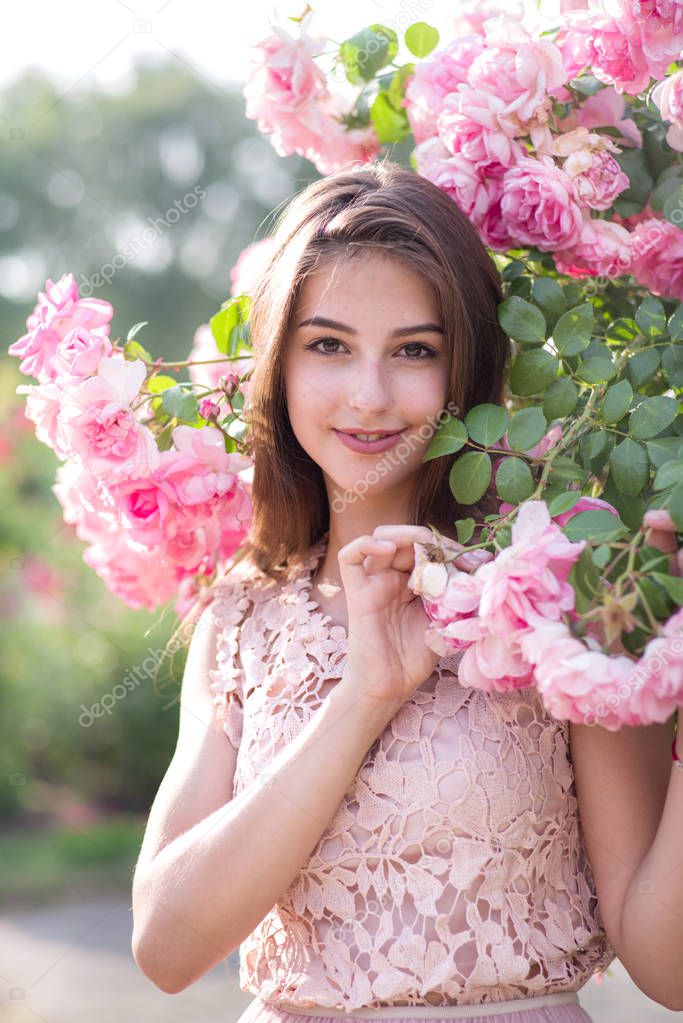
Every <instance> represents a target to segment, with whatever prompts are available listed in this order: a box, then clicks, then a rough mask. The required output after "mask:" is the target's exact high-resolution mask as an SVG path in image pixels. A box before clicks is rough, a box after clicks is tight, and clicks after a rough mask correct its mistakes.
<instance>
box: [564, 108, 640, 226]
mask: <svg viewBox="0 0 683 1023" xmlns="http://www.w3.org/2000/svg"><path fill="white" fill-rule="evenodd" d="M551 152H552V154H553V156H560V157H564V162H563V164H562V170H563V171H564V172H565V174H568V175H569V177H570V178H573V180H574V188H575V190H576V195H577V197H578V199H579V200H580V201H582V202H583V203H585V205H586V206H589V207H591V209H594V210H606V209H609V207H610V206H611V205H612V203H613V202H614V200H615V199H616V197H617V196H618V195H619V193H620V192H623V191H624V189H625V188H628V187H629V184H630V182H629V179H628V177H627V175H626V174H624V172H623V171H622V170H621V168H620V166H619V164H618V163H617V161H616V160H615V159H614V157H613V156H612V155H611V154H612V153H614V152H619V150H618V147H617V146H615V145H614V143H613V142H612V141H611V140H610V139H608V138H607V137H606V136H604V135H598V134H597V133H596V132H590V131H588V129H587V128H584V127H579V128H575V129H574V130H573V131H569V132H566V133H565V134H564V135H557V136H556V137H555V138H554V139H553V143H552V147H551Z"/></svg>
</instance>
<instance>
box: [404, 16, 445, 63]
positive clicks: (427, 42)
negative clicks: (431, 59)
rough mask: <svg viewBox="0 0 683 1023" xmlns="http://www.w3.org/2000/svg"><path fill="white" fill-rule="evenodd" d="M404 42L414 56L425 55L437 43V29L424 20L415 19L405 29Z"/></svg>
mask: <svg viewBox="0 0 683 1023" xmlns="http://www.w3.org/2000/svg"><path fill="white" fill-rule="evenodd" d="M405 42H406V46H407V47H408V49H409V50H410V52H411V53H412V54H413V55H414V56H415V57H420V58H422V57H426V56H427V54H428V53H431V52H432V50H433V49H434V48H435V47H436V46H437V45H438V42H439V32H438V29H435V28H433V27H432V26H431V25H427V24H425V22H424V21H416V22H415V24H414V25H410V26H409V27H408V28H407V29H406V34H405Z"/></svg>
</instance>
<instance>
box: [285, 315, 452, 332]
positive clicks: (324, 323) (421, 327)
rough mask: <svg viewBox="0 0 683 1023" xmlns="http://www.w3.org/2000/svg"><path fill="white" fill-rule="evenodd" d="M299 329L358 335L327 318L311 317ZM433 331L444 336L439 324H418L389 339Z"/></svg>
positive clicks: (345, 326) (343, 324)
mask: <svg viewBox="0 0 683 1023" xmlns="http://www.w3.org/2000/svg"><path fill="white" fill-rule="evenodd" d="M299 327H330V328H331V329H332V330H343V331H345V332H346V333H347V334H357V333H358V331H357V330H355V329H354V328H353V327H349V326H347V325H346V324H345V323H339V321H338V320H329V319H328V318H327V317H326V316H311V317H310V319H308V320H302V321H301V323H300V324H299ZM425 331H431V332H432V333H433V334H443V333H444V331H443V328H442V327H440V326H439V325H438V323H418V324H417V326H415V327H399V328H398V329H397V330H392V332H391V334H390V335H389V337H407V336H408V335H409V334H418V333H424V332H425Z"/></svg>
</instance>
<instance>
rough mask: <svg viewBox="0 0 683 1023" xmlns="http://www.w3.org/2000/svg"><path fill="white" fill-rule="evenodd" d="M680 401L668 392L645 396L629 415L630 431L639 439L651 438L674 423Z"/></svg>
mask: <svg viewBox="0 0 683 1023" xmlns="http://www.w3.org/2000/svg"><path fill="white" fill-rule="evenodd" d="M679 411H680V403H679V402H678V401H677V400H676V399H675V398H670V397H669V396H668V395H666V394H658V395H655V396H654V397H652V398H643V400H642V401H641V402H640V404H639V405H637V406H636V408H634V410H633V412H631V415H630V417H629V432H630V434H631V436H632V437H635V438H636V439H638V440H651V439H652V437H656V436H657V434H658V433H661V432H662V430H666V428H667V426H670V425H671V423H673V421H674V419H675V418H676V416H677V415H678V413H679Z"/></svg>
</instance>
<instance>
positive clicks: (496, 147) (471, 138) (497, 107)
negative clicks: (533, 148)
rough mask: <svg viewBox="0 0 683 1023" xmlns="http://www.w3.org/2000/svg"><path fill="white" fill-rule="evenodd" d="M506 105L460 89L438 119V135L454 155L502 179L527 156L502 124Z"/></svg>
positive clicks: (445, 102)
mask: <svg viewBox="0 0 683 1023" xmlns="http://www.w3.org/2000/svg"><path fill="white" fill-rule="evenodd" d="M502 109H503V107H502V101H500V100H499V99H497V97H495V96H489V95H488V94H487V93H484V92H479V91H478V90H475V89H473V88H472V87H471V86H470V85H467V84H465V85H460V86H459V87H458V88H457V90H455V91H454V92H452V93H451V94H450V95H449V96H447V97H446V99H445V100H444V102H443V104H442V106H441V111H440V113H439V115H438V117H437V131H438V134H439V137H440V138H441V139H442V140H443V142H444V144H445V146H446V148H447V149H448V150H449V152H450V153H451V154H452V155H454V156H455V155H457V154H458V153H459V154H461V155H462V156H464V157H465V159H466V160H468V161H469V162H470V163H472V164H474V166H475V167H476V170H477V171H478V172H481V173H482V174H485V175H491V174H494V175H495V174H497V175H501V174H503V173H504V171H505V170H507V168H509V167H512V166H513V165H514V164H515V163H516V161H517V160H519V159H520V157H522V156H523V155H524V153H525V150H524V148H523V147H522V146H521V145H520V143H519V142H515V141H514V139H513V138H512V132H511V131H510V130H509V128H508V129H507V130H504V129H503V128H502V127H501V124H500V122H499V120H498V114H499V113H500V112H501V111H502Z"/></svg>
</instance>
